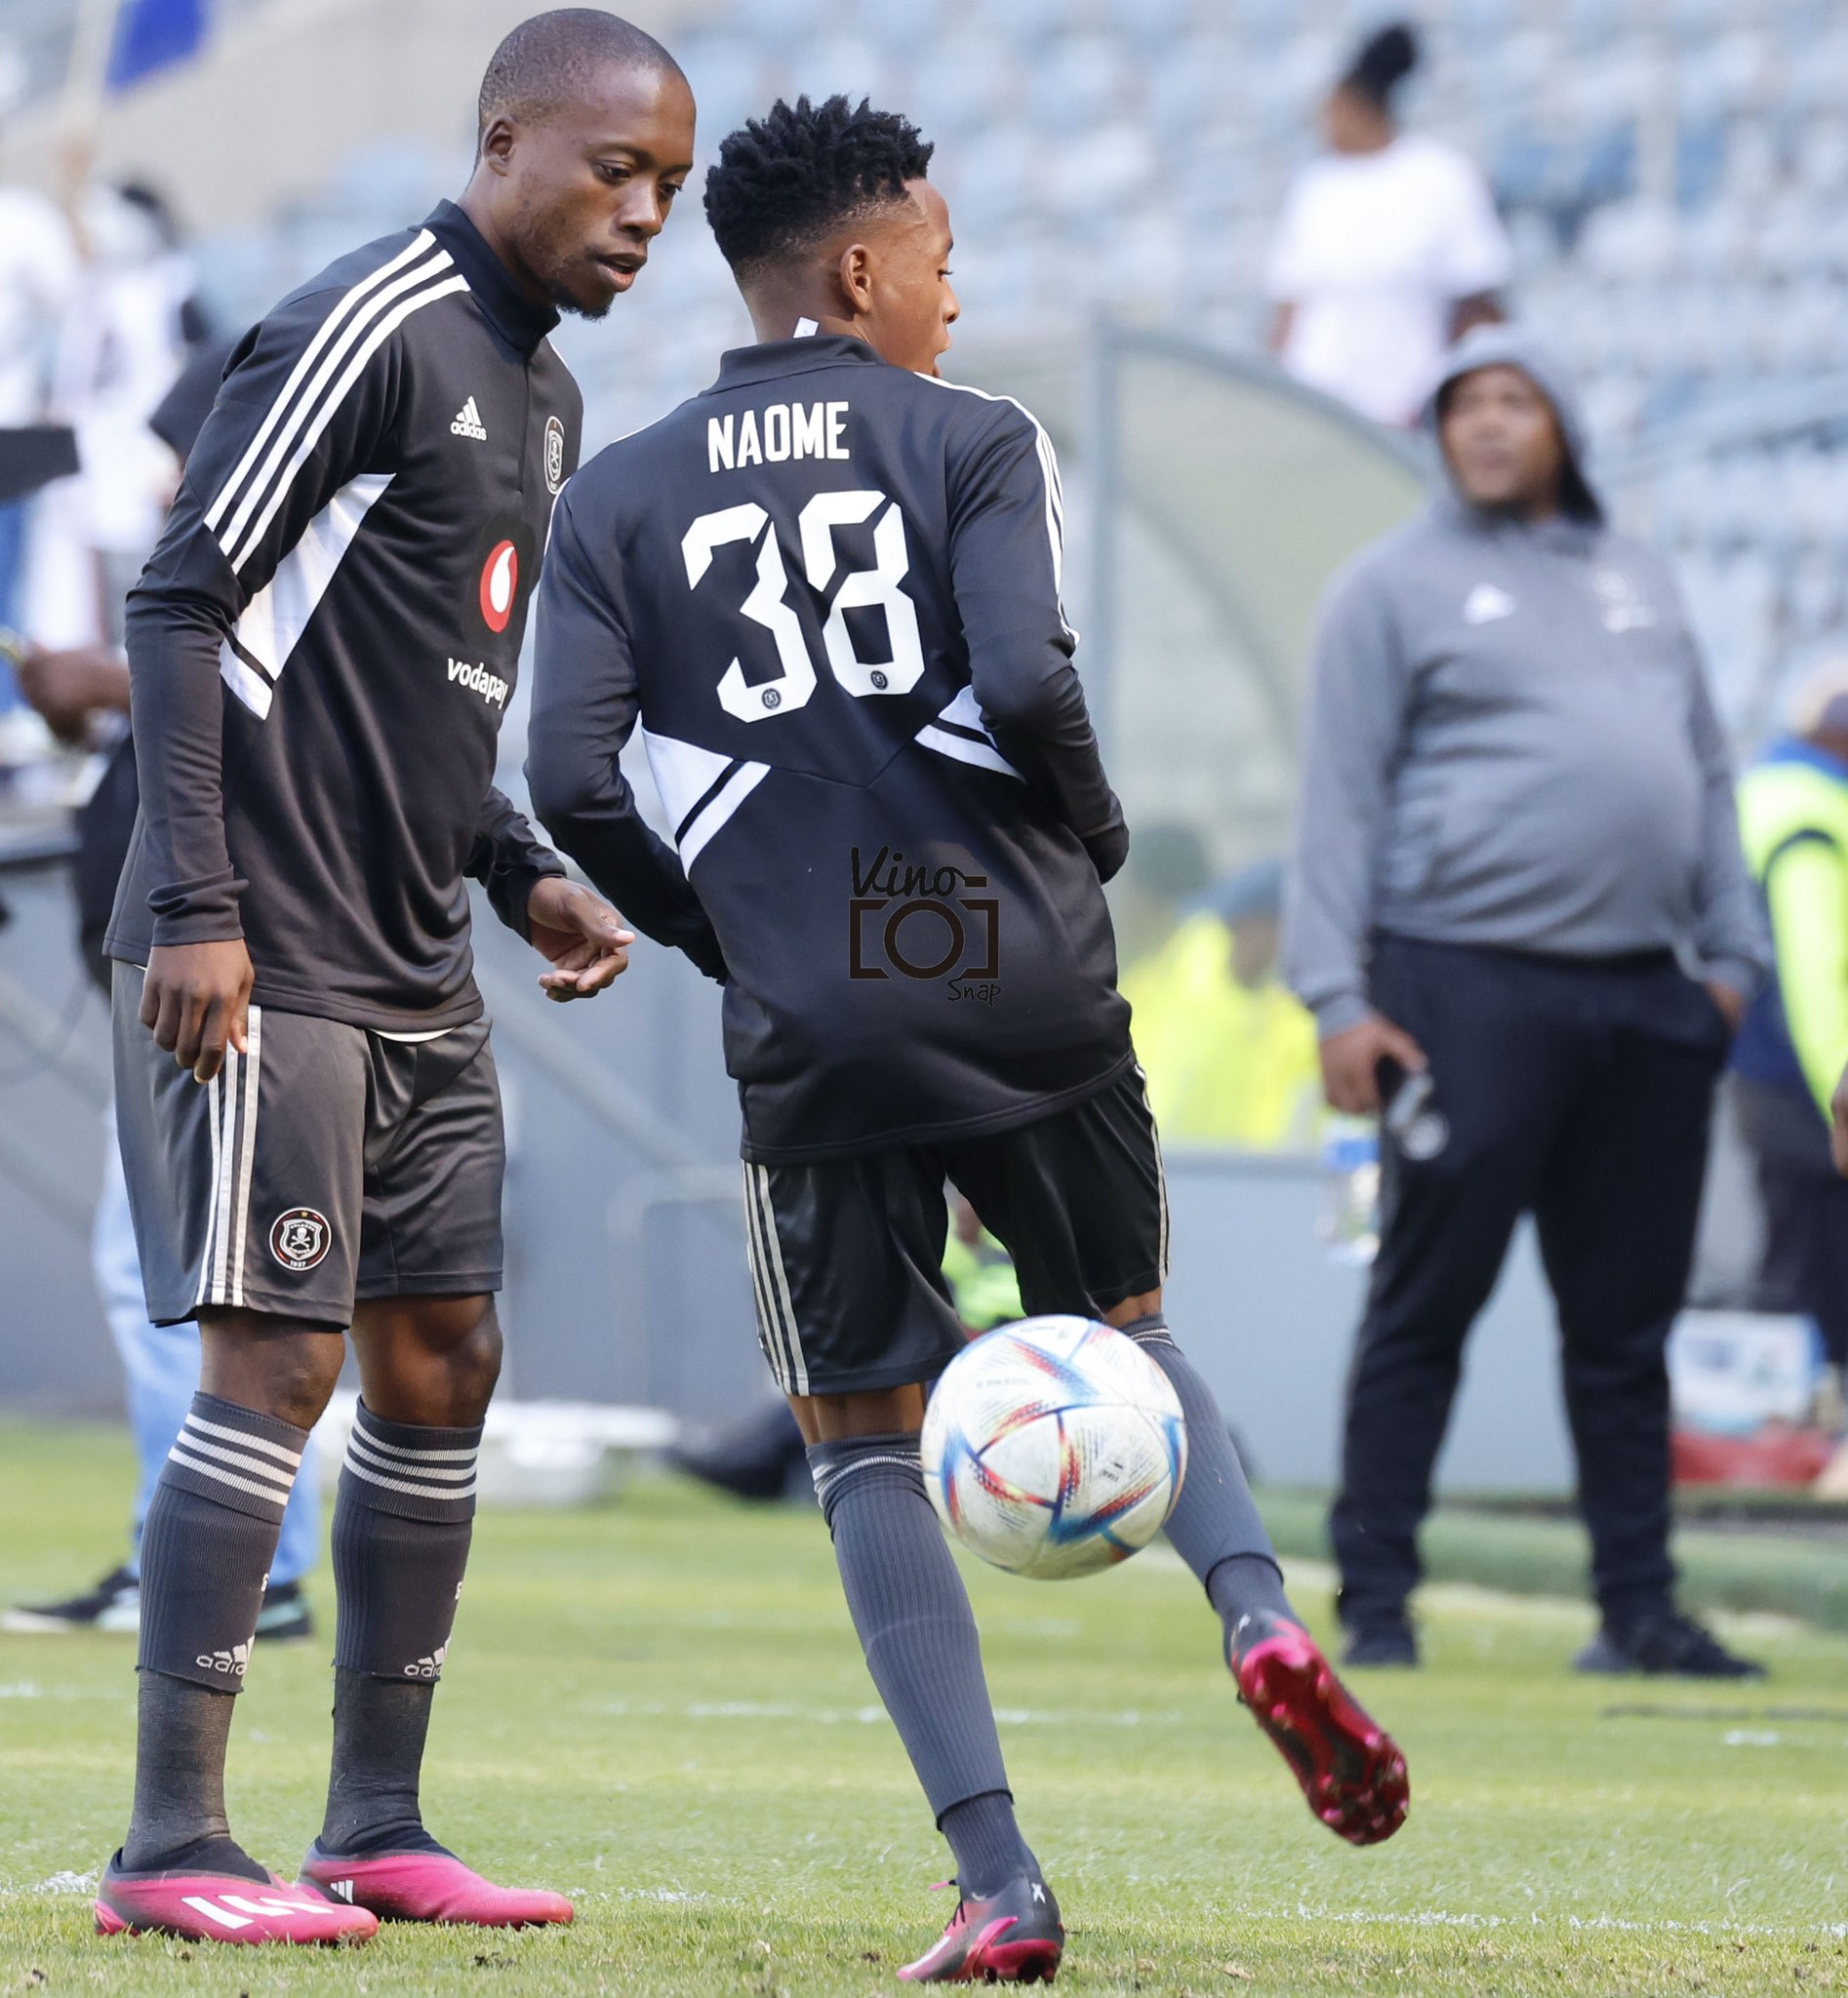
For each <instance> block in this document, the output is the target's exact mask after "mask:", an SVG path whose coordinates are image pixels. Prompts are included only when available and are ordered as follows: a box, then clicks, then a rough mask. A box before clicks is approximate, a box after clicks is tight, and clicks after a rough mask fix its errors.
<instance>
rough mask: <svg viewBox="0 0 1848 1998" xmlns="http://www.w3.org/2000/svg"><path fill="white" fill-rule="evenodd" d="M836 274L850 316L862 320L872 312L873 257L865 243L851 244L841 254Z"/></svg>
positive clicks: (836, 266) (835, 268)
mask: <svg viewBox="0 0 1848 1998" xmlns="http://www.w3.org/2000/svg"><path fill="white" fill-rule="evenodd" d="M834 274H835V277H836V278H837V279H838V281H839V283H840V288H841V295H842V297H843V298H844V299H845V300H846V303H847V309H848V313H849V315H850V316H852V317H853V318H856V319H858V318H860V317H862V316H863V315H864V314H865V313H867V312H870V311H871V310H872V280H873V255H872V252H871V251H870V250H868V249H867V248H866V246H865V244H864V243H849V244H848V246H847V248H846V249H845V250H843V251H842V252H841V254H840V260H839V261H838V262H837V263H836V265H835V266H834Z"/></svg>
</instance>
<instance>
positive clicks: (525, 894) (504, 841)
mask: <svg viewBox="0 0 1848 1998" xmlns="http://www.w3.org/2000/svg"><path fill="white" fill-rule="evenodd" d="M564 871H565V863H564V862H563V861H562V860H561V859H559V858H558V856H557V855H556V854H555V853H553V852H552V850H551V848H550V847H548V846H546V845H545V844H544V843H543V842H542V840H541V839H540V837H539V835H538V834H537V833H535V832H534V830H533V828H532V826H531V825H529V824H528V823H527V820H526V815H525V814H524V813H523V812H521V811H519V810H518V809H517V808H516V807H515V805H514V803H513V800H512V799H511V798H509V797H507V796H506V794H505V793H504V792H502V791H497V790H496V789H495V788H494V786H493V785H492V784H491V785H489V787H488V795H487V797H486V798H485V799H484V800H483V801H482V807H481V818H480V819H479V821H478V822H477V823H476V826H475V843H474V846H473V847H472V848H471V849H470V851H469V855H468V864H467V866H465V867H464V868H463V869H462V872H463V873H464V874H466V875H467V876H468V878H469V879H470V880H471V881H479V882H480V883H481V885H482V887H483V888H485V889H486V890H487V891H488V900H489V901H490V902H491V903H492V904H493V907H494V912H495V914H496V915H497V916H499V917H500V918H501V920H502V922H503V923H504V924H505V925H506V926H507V928H508V929H509V930H511V931H512V932H513V934H514V935H515V936H516V937H518V938H521V939H523V940H525V941H527V942H529V943H530V942H531V941H532V938H533V926H532V924H531V923H530V922H529V921H528V920H527V914H526V905H527V903H528V902H529V901H531V900H532V899H533V890H534V889H535V888H536V887H537V886H538V885H539V883H540V882H542V881H543V880H544V879H545V877H546V876H547V875H548V874H562V873H563V872H564Z"/></svg>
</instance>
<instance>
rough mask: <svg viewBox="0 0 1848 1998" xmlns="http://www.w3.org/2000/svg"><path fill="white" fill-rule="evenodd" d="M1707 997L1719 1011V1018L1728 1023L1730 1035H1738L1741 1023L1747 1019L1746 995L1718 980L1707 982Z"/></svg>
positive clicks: (1708, 980) (1727, 1028)
mask: <svg viewBox="0 0 1848 1998" xmlns="http://www.w3.org/2000/svg"><path fill="white" fill-rule="evenodd" d="M1706 983H1707V997H1708V998H1709V999H1710V1000H1712V1002H1713V1004H1714V1006H1715V1007H1716V1008H1717V1009H1718V1011H1719V1017H1720V1018H1721V1019H1723V1020H1724V1021H1725V1022H1726V1030H1727V1032H1728V1033H1734V1034H1736V1033H1737V1032H1738V1031H1739V1023H1740V1021H1741V1020H1743V1019H1745V1017H1746V995H1745V993H1743V992H1735V991H1734V990H1733V988H1732V987H1731V986H1730V985H1724V984H1722V983H1721V982H1720V981H1719V979H1707V981H1706Z"/></svg>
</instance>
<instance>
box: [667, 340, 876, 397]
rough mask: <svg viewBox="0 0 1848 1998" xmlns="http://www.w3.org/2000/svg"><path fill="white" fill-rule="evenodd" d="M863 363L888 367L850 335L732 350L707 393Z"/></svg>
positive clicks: (771, 341)
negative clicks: (780, 376) (839, 364)
mask: <svg viewBox="0 0 1848 1998" xmlns="http://www.w3.org/2000/svg"><path fill="white" fill-rule="evenodd" d="M842 361H848V362H854V361H865V362H870V363H871V364H872V365H873V366H874V367H875V368H884V367H886V366H888V365H889V363H888V362H887V361H886V360H885V358H884V356H883V355H880V354H876V353H874V352H873V350H872V348H871V347H869V346H868V345H867V344H866V342H865V341H864V340H860V339H858V338H857V337H856V336H855V335H853V334H851V333H813V334H808V335H805V336H803V337H802V338H800V339H797V340H764V341H763V342H762V343H761V344H760V345H757V346H754V347H733V348H732V349H731V350H730V351H729V352H728V353H726V354H723V355H721V356H720V359H719V379H718V380H716V381H715V382H713V384H712V387H711V388H710V389H708V390H707V391H706V393H707V394H708V395H709V394H711V393H712V392H713V391H714V390H716V389H721V388H736V387H738V386H739V385H740V384H741V383H743V382H747V381H771V380H775V379H776V378H777V377H778V376H779V375H807V374H810V373H812V372H813V371H814V370H815V369H817V368H832V367H834V366H836V365H837V364H838V363H839V362H842Z"/></svg>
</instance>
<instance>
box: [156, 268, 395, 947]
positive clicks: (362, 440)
mask: <svg viewBox="0 0 1848 1998" xmlns="http://www.w3.org/2000/svg"><path fill="white" fill-rule="evenodd" d="M343 296H344V295H343V294H342V293H340V292H331V291H323V292H317V293H313V294H310V295H308V296H306V297H304V298H301V299H295V300H289V301H287V302H286V303H285V304H283V305H281V306H279V307H278V308H277V310H276V311H275V312H273V313H272V314H271V315H270V316H269V318H267V319H265V320H264V321H263V322H262V323H261V325H260V326H258V327H257V328H255V329H254V330H253V331H252V332H251V333H249V334H247V335H246V336H245V338H244V339H243V340H241V341H240V342H239V344H238V346H237V347H236V349H235V350H234V351H233V352H232V354H231V357H230V362H229V365H228V367H227V369H226V371H225V377H224V381H223V384H222V386H221V388H220V390H219V393H218V399H217V401H216V402H215V403H214V404H213V406H212V413H211V415H210V416H209V417H207V418H206V420H205V423H204V426H203V427H202V428H201V430H200V431H199V434H198V437H197V439H196V440H195V441H194V443H193V447H192V451H191V454H190V456H189V457H188V459H187V461H186V474H185V478H184V480H183V481H182V482H181V489H180V497H179V498H178V499H177V500H175V502H174V509H173V512H172V513H171V514H170V515H169V516H168V520H167V528H166V532H165V533H164V534H163V535H162V536H161V539H160V543H159V545H158V546H157V547H156V548H155V550H154V552H153V554H152V556H151V557H149V559H148V564H147V567H146V569H145V570H144V571H143V572H142V575H141V580H140V582H138V583H137V584H136V586H135V588H134V589H133V590H132V591H131V592H130V593H129V600H128V616H127V639H128V655H129V681H130V695H131V704H132V712H133V717H134V725H135V755H136V762H137V765H138V767H139V770H140V773H141V814H142V818H143V820H144V822H145V828H146V831H145V838H146V841H147V846H148V851H149V853H150V855H151V856H152V857H153V879H154V883H155V885H154V887H153V888H152V889H151V890H150V892H149V894H148V906H149V908H150V909H152V911H153V914H154V928H153V940H154V942H155V943H156V944H157V945H159V944H169V943H205V942H214V941H217V940H219V939H225V938H232V937H237V936H240V935H241V934H242V929H241V926H240V924H239V921H238V898H239V897H240V896H241V895H242V893H243V891H244V887H245V884H244V883H243V882H242V881H241V880H239V879H238V877H237V874H236V872H235V871H234V869H233V868H232V866H231V861H230V856H229V853H228V852H227V850H226V848H225V843H224V815H223V802H224V801H223V727H224V706H223V694H222V690H221V686H220V672H221V659H223V664H224V671H225V672H226V673H227V674H229V675H233V676H235V677H236V679H237V682H238V684H239V686H240V687H241V689H242V694H243V699H244V700H245V704H246V706H247V707H249V708H251V709H252V711H253V712H255V713H258V714H259V715H261V714H264V713H266V712H267V710H268V680H267V677H266V674H265V672H264V669H263V668H262V667H261V662H253V661H251V660H249V659H241V658H239V657H238V655H237V654H236V652H235V650H234V648H233V647H232V646H231V644H230V641H231V637H232V628H233V626H234V625H235V624H236V622H237V620H238V619H239V618H240V617H242V616H243V614H244V611H245V608H246V607H247V606H248V605H249V603H250V601H251V599H252V598H253V597H254V596H256V595H257V593H258V592H259V591H260V590H261V588H262V587H263V586H264V584H265V583H267V582H268V581H269V579H270V578H271V577H272V576H273V575H274V574H275V572H276V568H277V566H278V564H279V563H280V562H281V561H282V560H283V558H284V556H286V555H287V554H288V553H289V551H290V550H291V549H292V548H293V547H294V546H295V545H296V543H297V541H298V540H300V539H301V533H302V530H303V529H304V528H305V527H306V526H307V524H308V522H309V521H311V520H312V519H313V518H314V516H315V515H316V514H317V513H319V512H320V511H321V509H322V508H323V507H324V506H325V505H326V504H327V502H328V501H329V500H331V499H332V498H333V497H334V495H335V494H337V493H338V492H339V491H340V490H341V487H342V486H344V485H345V484H346V483H347V482H348V481H349V480H351V479H353V478H354V477H356V476H358V475H359V474H360V473H362V472H366V471H368V470H371V469H374V468H375V467H376V466H377V465H378V464H379V461H380V460H381V458H382V456H383V455H384V454H385V452H386V450H387V448H388V443H389V439H390V433H391V430H392V427H393V414H394V411H395V408H396V404H397V400H398V393H399V379H398V378H399V370H400V367H401V365H402V362H401V352H400V348H399V345H398V342H397V341H396V340H385V341H383V342H382V343H381V344H379V345H377V346H372V347H369V346H365V345H362V346H361V347H360V348H359V349H358V351H357V352H355V353H352V354H347V353H344V352H342V351H341V347H340V342H339V341H338V340H326V339H323V338H322V328H323V326H324V324H325V323H326V321H327V320H328V316H329V314H330V312H332V311H333V310H335V309H336V308H337V306H338V305H339V303H340V301H341V298H342V297H343Z"/></svg>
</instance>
